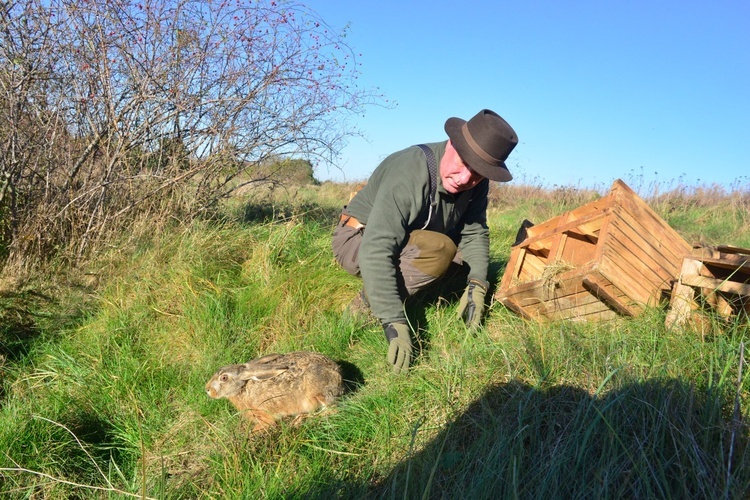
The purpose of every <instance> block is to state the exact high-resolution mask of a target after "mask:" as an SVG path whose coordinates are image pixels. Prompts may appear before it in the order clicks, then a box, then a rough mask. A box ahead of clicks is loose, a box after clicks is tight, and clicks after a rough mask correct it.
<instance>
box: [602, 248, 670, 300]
mask: <svg viewBox="0 0 750 500" xmlns="http://www.w3.org/2000/svg"><path fill="white" fill-rule="evenodd" d="M622 254H623V251H622V249H621V248H613V246H612V245H610V246H608V247H607V249H606V250H605V252H604V255H603V257H602V260H601V262H599V266H598V267H599V271H600V272H601V273H602V274H604V275H605V276H607V278H608V279H609V280H610V281H611V282H612V283H614V284H615V285H617V287H618V288H620V289H621V290H622V291H623V293H625V295H627V296H628V297H629V298H630V300H631V301H632V302H634V303H636V304H648V303H649V301H650V300H651V299H652V297H653V296H654V292H655V290H658V288H655V287H654V285H653V283H651V282H650V281H649V280H646V279H644V278H643V277H642V273H643V269H642V268H641V267H640V266H639V267H635V266H634V265H633V264H631V260H628V259H625V258H623V255H622Z"/></svg>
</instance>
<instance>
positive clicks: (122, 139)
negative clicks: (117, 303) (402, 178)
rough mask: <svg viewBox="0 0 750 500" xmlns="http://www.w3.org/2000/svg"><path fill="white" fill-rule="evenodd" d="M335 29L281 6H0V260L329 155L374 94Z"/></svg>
mask: <svg viewBox="0 0 750 500" xmlns="http://www.w3.org/2000/svg"><path fill="white" fill-rule="evenodd" d="M345 36H346V31H345V30H344V31H333V30H332V29H331V28H330V27H328V26H327V25H326V24H325V23H324V21H323V20H322V19H320V18H319V17H318V16H317V14H315V13H314V12H313V11H311V10H309V9H307V8H306V7H304V6H302V5H299V4H293V3H289V2H287V1H286V0H275V1H272V0H260V1H253V0H233V1H214V0H167V1H164V0H142V1H131V0H20V1H13V0H11V1H9V2H2V3H1V4H0V147H2V150H1V151H0V217H1V219H0V252H2V255H0V258H1V259H2V260H0V266H2V265H3V264H7V263H8V262H9V261H14V262H17V263H21V264H24V263H29V262H33V261H38V260H39V259H44V258H46V257H47V256H50V255H54V254H55V253H56V252H59V251H60V250H62V249H65V250H66V251H69V252H70V254H71V255H72V256H74V257H78V258H80V257H82V256H84V255H85V254H87V253H88V252H90V251H91V250H92V249H94V248H97V245H99V244H102V243H103V242H106V241H109V240H110V239H111V238H112V237H113V236H114V235H117V234H119V233H121V232H123V231H128V230H129V228H130V227H131V226H132V225H133V224H135V221H137V220H143V219H144V218H153V219H154V220H158V219H161V218H164V217H165V216H170V217H171V216H173V215H175V214H179V216H180V217H183V218H189V217H193V216H195V215H197V214H200V213H202V212H204V211H205V210H207V209H208V208H210V207H211V206H212V205H214V204H215V203H216V202H217V201H218V200H220V199H221V198H222V197H225V196H227V195H229V194H230V193H231V192H232V191H233V190H234V189H237V188H238V187H241V186H242V185H246V184H248V183H254V182H260V181H263V180H268V179H269V176H270V175H271V174H272V172H275V174H276V182H278V170H274V168H269V165H276V166H279V165H282V166H283V164H284V163H283V161H282V160H284V159H288V158H293V157H296V158H299V157H302V158H308V159H332V158H334V157H335V155H336V153H337V152H338V151H339V150H340V148H341V146H342V145H343V142H342V141H343V140H344V139H345V138H346V136H347V135H350V134H351V133H352V130H351V129H348V128H347V127H346V117H347V115H348V114H350V113H361V112H362V111H363V110H364V108H365V107H367V106H368V105H371V104H375V103H378V102H380V96H378V95H377V94H376V93H375V92H374V91H372V90H370V89H362V88H360V87H359V86H358V85H357V81H356V79H357V75H358V71H357V63H356V60H355V59H356V58H355V54H354V53H353V51H352V50H351V48H350V47H348V46H347V45H346V44H345V43H344V38H345ZM308 165H309V166H310V167H311V164H310V163H309V161H308ZM292 166H294V165H292ZM296 166H297V167H299V165H296Z"/></svg>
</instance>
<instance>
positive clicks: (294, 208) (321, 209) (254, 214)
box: [241, 200, 341, 231]
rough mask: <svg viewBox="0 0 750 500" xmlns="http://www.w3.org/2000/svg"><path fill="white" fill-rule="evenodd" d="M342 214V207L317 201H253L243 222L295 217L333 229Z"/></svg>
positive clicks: (244, 212) (243, 213) (244, 215)
mask: <svg viewBox="0 0 750 500" xmlns="http://www.w3.org/2000/svg"><path fill="white" fill-rule="evenodd" d="M339 215H341V207H325V206H322V205H318V204H315V203H302V204H295V205H292V204H291V203H288V202H273V201H268V200H257V201H252V202H250V203H248V204H247V205H245V206H244V208H243V210H242V216H241V217H242V219H241V222H243V223H245V224H257V223H261V224H267V223H269V222H274V221H279V220H288V219H291V218H294V217H297V218H301V219H303V220H305V221H310V222H315V223H318V224H321V225H326V224H330V225H331V230H332V231H333V226H334V225H335V224H336V221H337V220H338V218H339Z"/></svg>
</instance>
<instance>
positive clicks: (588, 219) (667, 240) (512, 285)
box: [495, 179, 691, 321]
mask: <svg viewBox="0 0 750 500" xmlns="http://www.w3.org/2000/svg"><path fill="white" fill-rule="evenodd" d="M690 248H691V247H690V245H689V244H688V243H687V242H686V241H685V240H684V239H683V238H682V237H681V236H680V235H679V234H677V232H676V231H674V230H673V229H672V228H671V227H669V225H668V224H667V223H666V222H664V220H663V219H661V218H660V217H659V216H658V215H656V213H655V212H654V211H653V210H652V209H651V208H650V207H649V206H648V205H647V204H646V203H645V202H644V201H643V200H642V199H641V198H639V197H638V196H637V195H636V194H635V193H634V192H633V190H632V189H630V187H628V186H627V185H626V184H625V183H624V182H623V181H621V180H619V179H618V180H616V181H615V182H614V183H613V184H612V187H611V189H610V192H609V193H608V194H607V195H606V196H604V197H602V198H600V199H598V200H596V201H594V202H591V203H588V204H586V205H583V206H581V207H579V208H576V209H575V210H571V211H570V212H566V213H564V214H562V215H560V216H558V217H555V218H553V219H550V220H548V221H547V222H544V223H542V224H538V225H535V226H533V227H531V228H528V229H527V237H526V239H525V240H523V241H522V242H521V243H519V244H517V245H515V246H513V247H512V249H511V254H510V260H509V261H508V265H507V267H506V270H505V274H504V275H503V279H502V282H501V285H500V287H499V288H498V290H497V292H496V293H495V298H496V299H497V300H498V301H499V302H501V303H502V304H504V305H505V306H506V307H508V308H510V309H511V310H513V311H515V312H516V313H518V314H520V315H521V316H523V317H525V318H529V319H531V318H534V319H550V320H591V321H596V320H605V319H611V318H613V317H616V316H617V315H618V314H619V315H628V316H634V315H637V314H638V313H640V312H641V311H642V310H643V308H644V307H645V306H647V305H656V304H658V303H659V302H660V301H661V300H662V299H663V298H664V296H665V295H668V293H669V291H670V290H671V288H672V284H673V283H674V281H675V280H676V277H677V275H678V273H679V269H680V266H681V265H682V260H683V258H684V257H685V256H686V255H688V254H689V253H690Z"/></svg>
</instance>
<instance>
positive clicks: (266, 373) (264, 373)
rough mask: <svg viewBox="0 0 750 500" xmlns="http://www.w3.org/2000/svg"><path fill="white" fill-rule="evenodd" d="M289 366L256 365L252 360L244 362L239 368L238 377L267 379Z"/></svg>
mask: <svg viewBox="0 0 750 500" xmlns="http://www.w3.org/2000/svg"><path fill="white" fill-rule="evenodd" d="M288 369H289V367H288V366H287V365H283V364H275V365H260V366H259V365H257V364H255V363H253V362H250V363H245V364H244V366H243V368H242V369H241V370H240V373H239V378H240V379H242V380H268V379H269V378H273V377H275V376H277V375H281V374H282V373H284V372H285V371H287V370H288Z"/></svg>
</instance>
